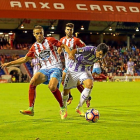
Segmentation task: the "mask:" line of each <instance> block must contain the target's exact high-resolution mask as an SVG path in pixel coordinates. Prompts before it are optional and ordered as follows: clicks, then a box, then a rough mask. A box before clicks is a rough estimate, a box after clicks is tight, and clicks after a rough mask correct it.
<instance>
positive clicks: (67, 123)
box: [0, 82, 140, 140]
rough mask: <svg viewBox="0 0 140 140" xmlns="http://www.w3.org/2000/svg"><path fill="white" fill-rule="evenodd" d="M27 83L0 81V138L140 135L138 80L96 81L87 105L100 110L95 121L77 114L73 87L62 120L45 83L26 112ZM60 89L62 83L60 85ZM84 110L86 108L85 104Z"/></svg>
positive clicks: (120, 138)
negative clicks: (32, 110) (22, 111)
mask: <svg viewBox="0 0 140 140" xmlns="http://www.w3.org/2000/svg"><path fill="white" fill-rule="evenodd" d="M28 86H29V84H28V83H9V84H0V139H1V140H138V139H139V138H140V83H139V82H127V83H125V82H108V83H107V82H95V83H94V88H93V90H92V93H91V96H92V100H91V106H90V108H95V109H97V110H99V113H100V119H99V120H98V122H97V123H89V122H87V121H86V120H85V118H84V117H80V116H78V114H77V113H76V112H75V108H76V106H77V105H78V102H79V98H80V93H79V92H78V90H77V89H72V91H71V92H72V95H73V97H74V100H73V101H72V104H71V105H69V106H68V117H67V119H66V120H61V119H60V115H59V104H58V103H57V101H56V100H55V98H54V96H53V95H52V94H51V92H50V91H49V90H48V87H47V86H46V85H43V84H42V85H39V86H38V87H37V97H36V102H35V115H34V116H25V115H22V114H20V113H19V110H20V109H27V108H28ZM60 90H61V91H62V87H60ZM84 110H85V111H86V110H87V107H86V104H84Z"/></svg>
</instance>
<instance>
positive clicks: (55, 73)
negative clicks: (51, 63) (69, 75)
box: [39, 68, 62, 88]
mask: <svg viewBox="0 0 140 140" xmlns="http://www.w3.org/2000/svg"><path fill="white" fill-rule="evenodd" d="M39 72H41V73H43V74H44V75H45V76H46V79H47V81H45V82H44V83H43V84H45V85H48V84H49V82H50V79H51V78H52V77H55V78H56V79H57V80H58V85H57V88H59V86H60V84H61V80H62V70H61V69H59V68H52V69H40V70H39Z"/></svg>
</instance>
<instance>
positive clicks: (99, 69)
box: [92, 68, 101, 74]
mask: <svg viewBox="0 0 140 140" xmlns="http://www.w3.org/2000/svg"><path fill="white" fill-rule="evenodd" d="M92 73H96V74H100V73H101V68H93V70H92Z"/></svg>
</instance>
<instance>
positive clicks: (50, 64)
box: [2, 26, 67, 119]
mask: <svg viewBox="0 0 140 140" xmlns="http://www.w3.org/2000/svg"><path fill="white" fill-rule="evenodd" d="M33 35H34V37H35V38H36V42H35V43H34V44H33V45H32V47H31V48H30V50H29V51H28V53H27V54H26V56H25V57H22V58H20V59H17V60H15V61H11V62H9V63H5V64H3V65H2V67H6V66H10V65H14V64H21V63H25V62H27V61H29V60H31V59H32V58H34V57H37V58H38V59H39V61H40V63H41V69H40V70H39V71H38V72H37V73H35V75H34V76H33V77H32V79H31V81H30V87H29V108H28V109H27V110H21V111H20V113H22V114H25V115H30V116H33V115H34V101H35V97H36V86H37V85H39V84H41V83H44V84H48V88H49V89H50V91H51V92H52V93H53V95H54V96H55V98H56V100H57V101H58V102H59V104H60V109H61V110H60V115H61V119H64V117H65V116H66V115H67V114H66V113H65V112H66V111H65V107H64V106H63V102H62V97H61V92H60V91H59V89H58V88H59V84H60V83H61V79H62V63H61V59H60V56H59V54H58V53H57V48H58V47H60V46H61V47H64V45H62V43H61V42H59V41H58V40H56V39H55V38H53V37H47V38H44V30H43V28H42V27H41V26H35V28H34V29H33ZM64 111H65V112H64ZM64 113H65V114H64Z"/></svg>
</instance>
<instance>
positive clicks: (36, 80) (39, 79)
mask: <svg viewBox="0 0 140 140" xmlns="http://www.w3.org/2000/svg"><path fill="white" fill-rule="evenodd" d="M46 80H47V79H46V76H45V75H44V74H42V73H40V72H37V73H36V74H35V75H34V76H33V77H32V79H31V81H30V86H29V108H28V109H26V110H20V113H22V114H24V115H29V116H33V115H34V102H35V98H36V91H35V90H36V86H37V85H39V84H41V83H43V82H45V81H46Z"/></svg>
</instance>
